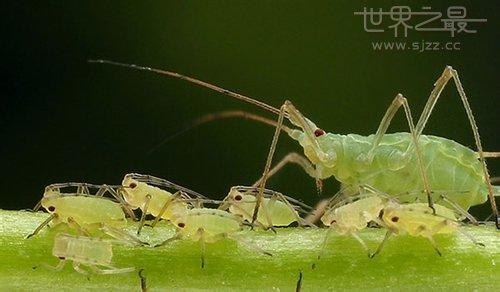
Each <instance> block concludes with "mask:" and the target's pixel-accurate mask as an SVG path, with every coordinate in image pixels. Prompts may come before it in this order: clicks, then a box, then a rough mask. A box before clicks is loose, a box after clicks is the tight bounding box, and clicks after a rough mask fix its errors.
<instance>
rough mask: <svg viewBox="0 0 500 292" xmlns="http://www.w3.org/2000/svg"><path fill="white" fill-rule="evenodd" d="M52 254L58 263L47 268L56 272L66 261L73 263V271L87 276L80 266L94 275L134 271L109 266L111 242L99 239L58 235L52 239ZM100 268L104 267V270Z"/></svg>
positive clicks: (111, 254) (111, 257) (111, 256)
mask: <svg viewBox="0 0 500 292" xmlns="http://www.w3.org/2000/svg"><path fill="white" fill-rule="evenodd" d="M52 254H53V255H54V256H55V257H58V258H59V260H60V261H59V264H58V265H57V266H56V267H52V266H48V268H50V269H52V270H56V271H60V270H61V269H62V268H63V267H64V266H65V265H66V261H68V260H70V261H72V262H73V269H74V270H75V271H77V272H78V273H82V274H88V272H87V271H86V270H84V269H82V268H81V267H80V265H84V266H87V267H89V268H90V270H91V271H92V272H94V273H96V274H121V273H129V272H132V271H134V270H135V268H115V267H113V266H112V265H111V262H112V259H113V249H112V241H109V240H102V239H99V238H93V237H86V236H72V235H69V234H66V233H59V234H57V235H56V237H55V239H54V247H53V249H52ZM100 267H104V269H102V268H100Z"/></svg>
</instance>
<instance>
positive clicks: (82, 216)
mask: <svg viewBox="0 0 500 292" xmlns="http://www.w3.org/2000/svg"><path fill="white" fill-rule="evenodd" d="M75 186H76V187H78V190H77V192H76V193H62V192H61V190H60V189H61V188H66V187H75ZM88 188H96V189H98V192H97V194H98V195H90V194H89V193H88ZM105 192H111V193H114V190H113V189H112V188H111V187H110V186H108V185H92V184H87V183H63V184H53V185H49V186H47V187H46V188H45V193H44V196H43V198H42V200H41V203H40V204H41V206H42V207H43V208H44V209H45V210H47V212H49V214H50V216H49V217H48V218H47V219H46V220H45V221H44V222H42V223H41V224H40V225H39V226H38V227H37V228H36V229H35V231H33V233H32V234H30V235H28V237H31V236H33V235H35V234H37V233H38V232H40V230H41V229H42V228H43V227H44V226H46V225H48V224H49V223H50V222H53V225H57V224H60V223H66V224H68V225H69V226H70V227H72V228H74V229H76V230H77V231H78V232H79V233H80V234H83V235H86V236H89V235H90V231H91V230H100V231H102V232H105V233H107V234H108V235H110V236H113V237H115V238H117V239H120V240H125V241H128V242H131V243H134V244H144V243H143V242H141V241H139V240H138V239H137V238H135V237H133V236H130V235H129V234H128V233H126V232H124V231H121V230H120V229H119V228H122V227H124V226H125V225H126V223H127V220H126V218H125V213H124V212H123V210H122V206H123V205H122V204H120V203H117V202H114V201H112V200H110V199H108V198H105V197H103V194H104V193H105Z"/></svg>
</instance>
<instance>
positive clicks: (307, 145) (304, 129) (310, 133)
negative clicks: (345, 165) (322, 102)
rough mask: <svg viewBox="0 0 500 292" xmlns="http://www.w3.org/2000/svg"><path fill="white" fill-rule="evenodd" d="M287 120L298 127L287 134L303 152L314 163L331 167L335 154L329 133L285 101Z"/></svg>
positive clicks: (335, 158) (334, 160)
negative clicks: (296, 142)
mask: <svg viewBox="0 0 500 292" xmlns="http://www.w3.org/2000/svg"><path fill="white" fill-rule="evenodd" d="M285 110H286V112H287V114H288V119H289V121H290V122H291V123H292V124H293V125H295V126H297V127H299V128H300V130H299V129H293V130H291V131H290V133H289V135H290V137H292V139H295V140H297V141H298V142H299V143H300V145H301V146H302V147H303V148H304V154H305V155H306V156H307V158H308V159H309V160H310V161H311V162H312V163H314V164H322V165H324V166H327V167H333V166H334V165H335V162H336V160H337V155H336V153H335V151H334V149H333V148H332V140H331V135H329V134H328V133H326V132H325V131H324V130H323V129H321V128H319V127H318V126H316V124H315V123H313V122H312V121H311V120H309V119H308V118H306V117H304V116H303V115H302V114H301V113H300V112H299V111H298V110H297V109H296V108H295V107H294V106H293V105H292V104H291V103H289V102H286V103H285Z"/></svg>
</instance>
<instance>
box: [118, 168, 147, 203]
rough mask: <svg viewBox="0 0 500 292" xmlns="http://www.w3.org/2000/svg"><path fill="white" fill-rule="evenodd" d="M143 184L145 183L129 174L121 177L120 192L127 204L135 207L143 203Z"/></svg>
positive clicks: (144, 194) (145, 193)
mask: <svg viewBox="0 0 500 292" xmlns="http://www.w3.org/2000/svg"><path fill="white" fill-rule="evenodd" d="M144 185H145V183H143V182H139V181H138V180H136V179H134V178H132V177H131V176H129V175H126V176H125V177H124V178H123V181H122V186H123V188H122V189H121V192H120V193H121V195H122V196H123V199H124V200H125V201H126V202H127V204H129V205H130V206H132V207H134V208H136V207H139V206H141V205H142V204H143V203H144V200H145V196H146V195H147V191H145V190H144V189H143V186H144Z"/></svg>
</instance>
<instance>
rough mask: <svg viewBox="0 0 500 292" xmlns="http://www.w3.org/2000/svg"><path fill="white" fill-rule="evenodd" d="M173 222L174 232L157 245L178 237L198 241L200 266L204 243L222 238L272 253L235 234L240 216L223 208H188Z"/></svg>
mask: <svg viewBox="0 0 500 292" xmlns="http://www.w3.org/2000/svg"><path fill="white" fill-rule="evenodd" d="M173 223H174V225H175V226H176V234H175V235H174V236H173V237H171V238H169V239H167V240H165V241H164V242H162V243H160V244H158V245H157V246H162V245H165V244H167V243H169V242H172V241H174V240H178V239H188V240H192V241H198V242H200V247H201V267H202V268H204V267H205V244H206V243H213V242H216V241H218V240H220V239H223V238H230V239H233V240H235V241H237V242H239V243H240V244H243V245H245V246H246V247H247V248H249V249H252V250H256V251H258V252H260V253H262V254H265V255H268V256H271V255H272V254H270V253H268V252H266V251H263V250H261V249H260V248H259V247H257V246H254V245H253V244H251V243H249V242H246V241H245V240H244V239H242V238H241V237H239V236H237V235H235V233H236V232H237V231H240V230H241V228H242V218H241V217H240V216H236V215H234V214H231V213H229V212H226V211H223V210H218V209H210V208H193V209H189V210H188V211H187V212H186V213H185V214H184V216H182V217H176V218H174V219H173Z"/></svg>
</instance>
